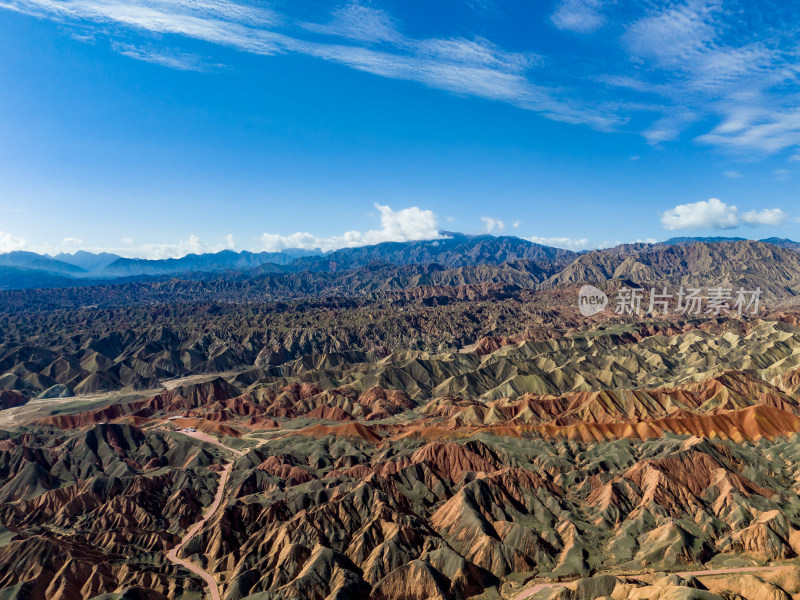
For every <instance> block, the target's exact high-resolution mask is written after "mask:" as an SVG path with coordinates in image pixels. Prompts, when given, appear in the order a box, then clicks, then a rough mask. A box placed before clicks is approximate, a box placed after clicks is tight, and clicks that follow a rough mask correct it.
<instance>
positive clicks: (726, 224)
mask: <svg viewBox="0 0 800 600" xmlns="http://www.w3.org/2000/svg"><path fill="white" fill-rule="evenodd" d="M787 218H788V216H787V215H786V213H785V212H783V211H782V210H781V209H780V208H772V209H764V210H762V211H759V212H757V211H754V210H751V211H748V212H746V213H744V214H739V209H738V208H737V207H736V206H734V205H730V204H726V203H725V202H722V201H721V200H720V199H719V198H709V199H708V200H705V201H702V200H701V201H700V202H691V203H688V204H679V205H678V206H676V207H674V208H671V209H669V210H667V211H664V212H663V213H662V214H661V224H662V225H663V226H664V229H669V230H674V229H733V228H735V227H739V226H741V225H752V226H756V225H780V224H782V223H784V222H785V221H786V219H787Z"/></svg>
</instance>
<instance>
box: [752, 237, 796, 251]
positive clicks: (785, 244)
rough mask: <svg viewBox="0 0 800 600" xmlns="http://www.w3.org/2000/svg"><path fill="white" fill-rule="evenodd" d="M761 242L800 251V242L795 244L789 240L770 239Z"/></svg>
mask: <svg viewBox="0 0 800 600" xmlns="http://www.w3.org/2000/svg"><path fill="white" fill-rule="evenodd" d="M759 241H761V242H764V243H765V244H772V245H773V246H780V247H781V248H788V249H789V250H800V242H795V241H793V240H790V239H787V238H777V237H770V238H764V239H763V240H759Z"/></svg>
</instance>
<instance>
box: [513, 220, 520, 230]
mask: <svg viewBox="0 0 800 600" xmlns="http://www.w3.org/2000/svg"><path fill="white" fill-rule="evenodd" d="M520 225H522V221H520V220H516V221H514V222H513V223H512V224H511V226H512V227H513V228H514V229H519V226H520Z"/></svg>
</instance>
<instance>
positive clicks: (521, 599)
mask: <svg viewBox="0 0 800 600" xmlns="http://www.w3.org/2000/svg"><path fill="white" fill-rule="evenodd" d="M788 568H789V567H788V566H780V565H779V566H772V567H738V568H733V569H697V570H696V571H679V572H677V573H675V575H679V576H680V577H708V576H709V575H736V574H738V573H757V572H759V571H775V570H777V569H788ZM629 577H632V578H634V579H635V578H636V577H637V576H636V575H630V576H629ZM575 581H576V580H573V581H565V582H554V583H537V584H535V585H532V586H530V587H529V588H526V589H524V590H522V591H521V592H520V593H519V594H517V595H516V596H515V597H514V600H525V599H526V598H530V597H531V596H533V595H534V594H535V593H536V592H539V591H541V590H544V589H547V588H551V587H566V586H568V585H570V584H572V583H575Z"/></svg>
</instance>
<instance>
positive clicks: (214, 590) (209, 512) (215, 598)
mask: <svg viewBox="0 0 800 600" xmlns="http://www.w3.org/2000/svg"><path fill="white" fill-rule="evenodd" d="M232 467H233V463H232V462H229V463H228V464H226V465H225V466H224V467H223V469H222V472H221V473H220V474H219V485H218V486H217V493H216V494H215V495H214V501H213V502H212V503H211V506H209V507H208V508H207V509H206V510H205V513H203V517H202V518H201V519H200V520H199V521H197V523H195V524H194V525H192V526H191V527H190V528H189V531H187V532H186V535H184V536H183V538H182V539H181V541H180V543H179V544H178V545H177V546H175V547H174V548H173V549H172V550H170V551H169V552H168V553H167V558H168V559H169V560H170V561H172V562H174V563H175V564H178V565H180V566H182V567H185V568H187V569H189V570H190V571H191V572H192V573H195V574H197V575H199V576H200V577H202V578H203V580H204V581H205V582H206V583H207V584H208V589H209V590H211V600H220V597H219V587H218V586H217V581H216V579H214V578H213V577H212V576H211V574H210V573H208V572H207V571H204V570H203V569H201V568H200V567H198V566H197V565H196V564H194V563H191V562H189V561H188V560H183V559H182V558H179V557H178V552H180V550H181V549H182V548H183V547H184V546H185V545H186V543H187V542H188V541H189V540H190V539H192V538H193V537H194V536H195V535H196V534H197V532H198V531H200V529H202V527H203V525H205V524H206V521H208V520H209V519H210V518H211V517H212V516H214V513H216V512H217V510H219V505H220V504H221V503H222V497H223V495H224V493H225V484H226V483H227V482H228V477H229V476H230V474H231V468H232Z"/></svg>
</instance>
